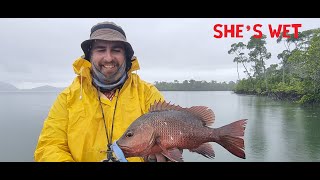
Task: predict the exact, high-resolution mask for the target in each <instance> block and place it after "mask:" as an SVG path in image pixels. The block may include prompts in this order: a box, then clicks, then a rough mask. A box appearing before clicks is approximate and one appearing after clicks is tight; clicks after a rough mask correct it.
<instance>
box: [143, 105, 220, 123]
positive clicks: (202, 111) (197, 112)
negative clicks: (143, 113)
mask: <svg viewBox="0 0 320 180" xmlns="http://www.w3.org/2000/svg"><path fill="white" fill-rule="evenodd" d="M166 110H176V111H187V112H189V113H191V114H193V115H194V116H196V117H198V118H199V119H200V120H201V121H202V122H203V123H204V125H205V126H210V125H212V124H213V123H214V120H215V115H214V113H213V111H212V110H211V109H209V108H208V107H206V106H192V107H190V108H182V107H181V106H179V105H175V104H170V102H168V103H167V102H166V101H162V102H161V101H155V102H154V104H153V105H151V107H150V109H149V112H157V111H166Z"/></svg>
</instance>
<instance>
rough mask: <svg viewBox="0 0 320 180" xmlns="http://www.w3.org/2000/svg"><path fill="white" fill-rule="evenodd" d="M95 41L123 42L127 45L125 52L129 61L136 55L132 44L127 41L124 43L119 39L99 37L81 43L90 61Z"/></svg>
mask: <svg viewBox="0 0 320 180" xmlns="http://www.w3.org/2000/svg"><path fill="white" fill-rule="evenodd" d="M95 40H104V41H118V42H123V43H124V45H125V51H126V56H127V59H130V60H131V58H132V57H133V54H134V51H133V48H132V46H131V44H130V43H128V42H126V41H123V40H122V39H117V38H109V39H107V40H106V39H105V38H99V37H96V38H94V39H88V40H85V41H83V42H82V43H81V48H82V50H83V52H84V54H85V59H86V60H88V61H90V51H91V48H92V43H93V41H95Z"/></svg>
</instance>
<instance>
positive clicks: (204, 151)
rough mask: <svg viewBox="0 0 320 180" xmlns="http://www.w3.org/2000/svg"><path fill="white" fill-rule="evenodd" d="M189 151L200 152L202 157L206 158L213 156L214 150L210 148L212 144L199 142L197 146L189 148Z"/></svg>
mask: <svg viewBox="0 0 320 180" xmlns="http://www.w3.org/2000/svg"><path fill="white" fill-rule="evenodd" d="M189 151H190V152H196V153H199V154H201V155H202V156H204V157H207V158H214V156H215V155H214V150H213V148H212V145H211V144H209V143H204V144H201V145H200V146H199V147H197V148H194V149H189Z"/></svg>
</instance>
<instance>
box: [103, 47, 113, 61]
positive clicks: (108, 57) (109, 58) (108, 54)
mask: <svg viewBox="0 0 320 180" xmlns="http://www.w3.org/2000/svg"><path fill="white" fill-rule="evenodd" d="M103 60H104V61H106V62H111V61H112V54H111V52H110V51H109V50H107V51H106V52H105V53H104V56H103Z"/></svg>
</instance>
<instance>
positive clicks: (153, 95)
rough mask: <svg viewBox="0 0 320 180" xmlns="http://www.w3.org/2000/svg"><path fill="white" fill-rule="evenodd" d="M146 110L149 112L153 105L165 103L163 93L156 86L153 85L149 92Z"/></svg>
mask: <svg viewBox="0 0 320 180" xmlns="http://www.w3.org/2000/svg"><path fill="white" fill-rule="evenodd" d="M145 99H146V102H145V103H146V109H147V111H149V108H150V106H151V105H153V104H154V103H155V102H158V101H164V100H165V99H164V96H163V95H162V93H161V92H160V91H159V90H158V89H157V88H156V87H155V86H154V85H151V86H150V88H149V91H148V92H147V93H146V98H145Z"/></svg>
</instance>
